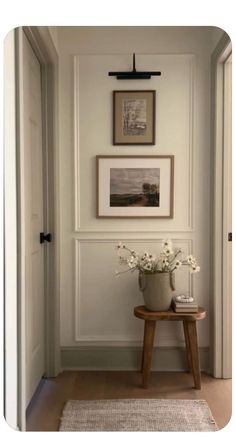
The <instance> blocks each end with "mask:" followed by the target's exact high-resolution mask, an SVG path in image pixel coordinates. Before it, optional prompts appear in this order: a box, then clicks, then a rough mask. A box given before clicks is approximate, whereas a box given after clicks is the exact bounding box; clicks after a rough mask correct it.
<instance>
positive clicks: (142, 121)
mask: <svg viewBox="0 0 236 437" xmlns="http://www.w3.org/2000/svg"><path fill="white" fill-rule="evenodd" d="M155 131H156V91H155V90H148V91H144V90H142V91H141V90H138V91H133V90H129V91H120V90H119V91H113V144H114V145H137V144H139V145H154V144H155Z"/></svg>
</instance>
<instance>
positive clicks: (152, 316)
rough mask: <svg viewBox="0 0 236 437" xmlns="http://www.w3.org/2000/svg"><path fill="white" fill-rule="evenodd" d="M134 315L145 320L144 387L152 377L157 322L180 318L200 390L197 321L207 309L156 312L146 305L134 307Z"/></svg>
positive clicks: (188, 358)
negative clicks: (186, 311) (148, 308)
mask: <svg viewBox="0 0 236 437" xmlns="http://www.w3.org/2000/svg"><path fill="white" fill-rule="evenodd" d="M134 315H135V316H136V317H138V318H139V319H143V320H144V321H145V325H144V338H143V357H142V373H143V387H144V388H147V387H148V382H149V378H150V371H151V364H152V350H153V342H154V334H155V327H156V322H157V321H159V320H168V321H176V320H178V321H180V322H183V327H184V336H185V343H186V351H187V360H188V366H189V371H190V372H191V373H192V375H193V379H194V384H195V388H196V389H199V390H200V389H201V371H200V362H199V352H198V343H197V329H196V321H197V320H201V319H204V318H205V316H206V311H205V309H204V308H200V307H199V308H198V312H197V313H175V312H174V311H173V310H171V309H170V310H169V311H157V312H156V311H155V312H154V311H148V310H147V309H146V307H145V306H138V307H135V308H134Z"/></svg>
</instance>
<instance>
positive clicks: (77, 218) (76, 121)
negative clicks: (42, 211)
mask: <svg viewBox="0 0 236 437" xmlns="http://www.w3.org/2000/svg"><path fill="white" fill-rule="evenodd" d="M73 62H74V65H73V66H74V69H73V73H74V77H73V79H74V83H73V90H74V200H75V201H74V230H75V232H76V231H79V230H80V176H79V174H80V145H79V83H78V70H79V67H78V64H79V58H78V56H74V58H73Z"/></svg>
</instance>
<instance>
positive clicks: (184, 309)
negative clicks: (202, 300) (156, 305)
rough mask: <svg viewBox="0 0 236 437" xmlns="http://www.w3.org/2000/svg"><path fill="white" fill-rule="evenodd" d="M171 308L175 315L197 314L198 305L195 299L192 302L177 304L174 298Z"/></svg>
mask: <svg viewBox="0 0 236 437" xmlns="http://www.w3.org/2000/svg"><path fill="white" fill-rule="evenodd" d="M172 308H173V310H174V311H175V312H176V313H197V311H198V304H197V302H196V300H195V299H193V300H192V302H179V301H178V300H176V297H174V298H173V300H172Z"/></svg>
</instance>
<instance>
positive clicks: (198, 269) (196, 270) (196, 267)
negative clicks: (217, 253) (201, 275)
mask: <svg viewBox="0 0 236 437" xmlns="http://www.w3.org/2000/svg"><path fill="white" fill-rule="evenodd" d="M197 272H200V267H199V266H195V265H194V266H192V269H191V273H197Z"/></svg>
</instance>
